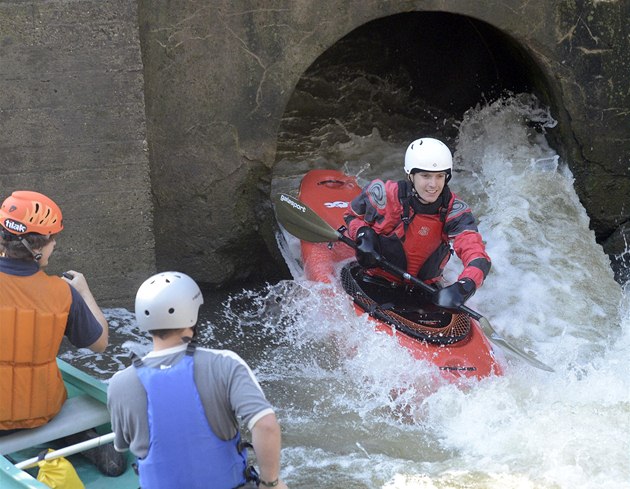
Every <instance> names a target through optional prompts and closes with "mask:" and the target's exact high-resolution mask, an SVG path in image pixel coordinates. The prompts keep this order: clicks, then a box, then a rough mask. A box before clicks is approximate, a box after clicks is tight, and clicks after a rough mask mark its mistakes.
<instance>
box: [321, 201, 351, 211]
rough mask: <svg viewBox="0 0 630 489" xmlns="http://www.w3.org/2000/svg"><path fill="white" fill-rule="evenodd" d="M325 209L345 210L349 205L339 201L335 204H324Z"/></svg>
mask: <svg viewBox="0 0 630 489" xmlns="http://www.w3.org/2000/svg"><path fill="white" fill-rule="evenodd" d="M324 207H327V208H328V209H334V208H339V209H345V208H346V207H348V203H347V202H344V201H343V200H337V201H335V202H324Z"/></svg>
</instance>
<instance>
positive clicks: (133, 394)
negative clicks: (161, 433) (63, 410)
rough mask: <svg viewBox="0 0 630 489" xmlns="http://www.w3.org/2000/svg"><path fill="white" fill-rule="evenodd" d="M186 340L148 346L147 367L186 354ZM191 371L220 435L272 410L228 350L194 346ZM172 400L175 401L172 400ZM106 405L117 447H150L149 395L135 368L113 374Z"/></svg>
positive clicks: (139, 452) (142, 451) (139, 451)
mask: <svg viewBox="0 0 630 489" xmlns="http://www.w3.org/2000/svg"><path fill="white" fill-rule="evenodd" d="M185 351H186V345H184V344H182V345H181V346H176V347H173V348H169V349H166V350H160V351H157V352H156V351H152V352H151V353H149V354H148V355H147V356H145V357H144V358H143V359H142V361H143V363H144V364H145V365H146V366H147V367H153V368H160V366H161V365H174V364H175V363H177V362H178V361H179V360H180V359H181V358H182V356H183V355H184V354H185ZM194 358H195V364H194V365H195V367H194V376H195V384H196V385H197V390H198V391H199V396H200V397H201V402H202V404H203V407H204V410H205V412H206V417H207V418H208V423H209V424H210V427H211V428H212V431H213V432H214V433H215V434H216V435H217V436H218V437H219V438H221V439H223V440H229V439H231V438H233V437H234V436H235V435H236V432H237V430H238V427H239V421H242V422H243V423H245V424H246V425H247V427H248V428H249V429H250V430H251V429H252V427H253V426H254V424H256V422H257V421H258V420H259V419H260V418H262V417H263V416H266V415H267V414H271V413H273V409H272V407H271V405H270V404H269V402H268V401H267V399H266V398H265V395H264V393H263V391H262V389H261V388H260V385H259V384H258V381H257V380H256V377H255V376H254V374H253V372H252V371H251V369H250V368H249V366H248V365H247V364H246V363H245V361H244V360H243V359H242V358H241V357H239V356H238V355H237V354H236V353H234V352H232V351H229V350H210V349H207V348H197V350H196V352H195V357H194ZM173 402H178V400H177V399H174V400H173ZM107 407H108V409H109V412H110V415H111V418H112V430H113V431H114V432H115V433H116V437H115V440H114V446H115V447H116V450H118V451H124V450H127V449H130V450H131V451H132V452H133V453H134V454H135V455H136V456H138V457H140V458H143V457H145V456H146V455H147V453H148V450H149V425H148V420H147V395H146V391H145V390H144V387H143V385H142V383H141V382H140V379H139V378H138V374H137V373H136V372H135V367H133V366H131V367H128V368H126V369H125V370H123V371H121V372H118V373H116V374H115V375H114V376H113V377H112V378H111V381H110V383H109V388H108V391H107Z"/></svg>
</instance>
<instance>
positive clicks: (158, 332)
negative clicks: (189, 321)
mask: <svg viewBox="0 0 630 489" xmlns="http://www.w3.org/2000/svg"><path fill="white" fill-rule="evenodd" d="M183 329H186V328H171V329H150V330H149V334H150V335H151V336H157V337H158V338H160V339H162V340H163V339H166V338H168V337H169V336H172V335H174V334H175V333H178V332H180V331H182V330H183Z"/></svg>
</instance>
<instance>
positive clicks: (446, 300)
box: [432, 278, 477, 309]
mask: <svg viewBox="0 0 630 489" xmlns="http://www.w3.org/2000/svg"><path fill="white" fill-rule="evenodd" d="M475 290H477V286H476V285H475V282H473V280H472V279H470V278H463V279H461V280H459V281H457V282H455V283H454V284H451V285H449V286H448V287H444V288H443V289H440V290H438V291H437V292H435V293H434V294H433V299H432V301H433V304H435V305H436V306H438V307H441V308H443V309H457V308H459V307H461V306H463V305H464V302H466V301H467V300H468V299H470V298H471V297H472V296H473V294H474V293H475Z"/></svg>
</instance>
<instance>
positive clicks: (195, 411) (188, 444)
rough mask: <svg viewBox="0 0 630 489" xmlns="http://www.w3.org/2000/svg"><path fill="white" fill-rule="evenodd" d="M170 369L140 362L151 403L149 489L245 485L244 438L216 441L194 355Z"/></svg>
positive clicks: (145, 464) (144, 462) (144, 469)
mask: <svg viewBox="0 0 630 489" xmlns="http://www.w3.org/2000/svg"><path fill="white" fill-rule="evenodd" d="M194 351H195V345H194V344H193V343H191V344H189V346H188V348H187V350H186V355H185V356H184V357H183V358H182V359H181V360H180V361H179V362H177V363H176V364H175V365H173V366H171V367H170V368H166V369H161V368H150V367H147V366H145V365H144V364H142V361H141V360H140V359H139V358H136V359H135V360H134V366H135V367H136V372H137V373H138V377H139V378H140V381H141V382H142V385H143V386H144V388H145V390H146V392H147V400H148V420H149V453H148V454H147V456H146V457H145V458H143V459H138V469H139V473H140V474H139V475H140V486H141V487H142V488H143V489H173V488H179V487H182V488H183V487H185V488H186V489H195V488H200V489H202V488H203V489H206V488H208V487H213V488H216V489H233V488H235V487H239V486H241V485H243V484H245V482H246V480H245V469H246V465H247V451H246V448H244V447H241V437H240V432H239V433H237V434H236V436H235V437H234V438H232V439H231V440H227V441H225V440H222V439H220V438H219V437H218V436H216V435H215V434H214V433H213V431H212V429H211V427H210V425H209V424H208V420H207V418H206V413H205V411H204V408H203V404H202V403H201V399H200V397H199V392H198V390H197V386H196V385H195V379H194V373H193V365H194V362H193V355H194Z"/></svg>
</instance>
